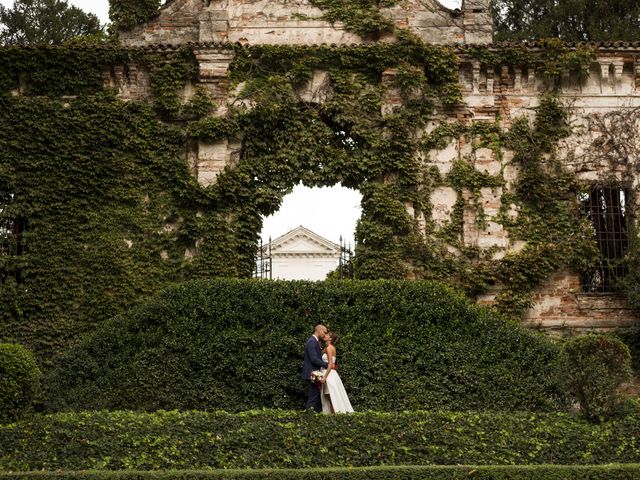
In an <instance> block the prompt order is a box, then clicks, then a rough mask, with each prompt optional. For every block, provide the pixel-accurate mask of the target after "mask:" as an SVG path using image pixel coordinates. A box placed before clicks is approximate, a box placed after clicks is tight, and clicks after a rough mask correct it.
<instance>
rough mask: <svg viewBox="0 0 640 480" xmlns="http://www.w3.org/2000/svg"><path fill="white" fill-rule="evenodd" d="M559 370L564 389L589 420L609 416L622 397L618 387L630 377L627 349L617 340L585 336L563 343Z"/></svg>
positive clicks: (590, 335)
mask: <svg viewBox="0 0 640 480" xmlns="http://www.w3.org/2000/svg"><path fill="white" fill-rule="evenodd" d="M562 350H563V353H562V362H561V363H562V364H563V365H564V367H563V369H562V371H563V372H564V373H565V378H566V382H567V385H568V390H569V391H570V392H571V393H572V394H573V396H574V397H575V398H576V399H577V400H578V403H579V404H580V410H581V411H582V413H583V414H584V415H585V416H586V417H587V418H590V419H598V418H603V417H609V416H611V414H612V413H613V412H614V410H615V409H616V406H618V404H619V403H620V400H621V398H622V396H621V394H620V392H619V390H618V389H619V387H620V385H621V384H622V383H624V382H629V381H630V380H631V377H632V369H631V355H630V353H629V347H627V346H626V345H625V344H624V342H623V341H622V340H620V339H618V338H614V337H612V336H607V335H595V334H589V335H584V336H581V337H574V338H571V339H568V340H567V341H566V342H565V343H564V344H563V348H562Z"/></svg>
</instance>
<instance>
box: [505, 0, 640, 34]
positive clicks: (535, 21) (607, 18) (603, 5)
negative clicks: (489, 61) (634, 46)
mask: <svg viewBox="0 0 640 480" xmlns="http://www.w3.org/2000/svg"><path fill="white" fill-rule="evenodd" d="M493 16H494V22H495V28H496V30H495V31H496V40H531V39H538V38H549V37H558V38H561V39H562V40H565V41H600V40H637V39H638V38H640V2H637V1H629V0H495V1H494V2H493Z"/></svg>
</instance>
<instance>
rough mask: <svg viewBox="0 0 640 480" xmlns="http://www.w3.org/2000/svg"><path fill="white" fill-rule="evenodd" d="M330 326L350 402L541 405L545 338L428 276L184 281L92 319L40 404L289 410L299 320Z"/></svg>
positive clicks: (551, 386) (296, 386)
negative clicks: (95, 324) (92, 326)
mask: <svg viewBox="0 0 640 480" xmlns="http://www.w3.org/2000/svg"><path fill="white" fill-rule="evenodd" d="M320 322H326V323H327V324H328V325H329V326H330V327H331V328H334V329H336V330H337V331H338V332H339V333H340V334H341V335H342V340H341V343H340V352H339V356H340V359H341V361H340V365H341V370H340V375H341V377H343V378H344V380H345V384H346V385H347V386H348V389H349V396H350V398H351V399H352V402H353V404H354V405H355V408H356V409H358V410H363V409H375V410H394V411H397V410H403V409H420V408H438V407H444V408H454V409H468V408H476V409H492V410H519V409H528V410H545V409H549V408H556V407H557V405H558V404H557V401H558V400H561V398H560V397H558V395H559V391H558V389H557V388H556V386H557V385H556V383H554V382H555V378H554V376H553V368H554V359H555V357H556V352H557V349H556V347H555V346H554V345H553V344H552V343H550V342H549V341H548V340H546V339H545V338H544V337H542V336H539V335H538V334H535V333H532V332H529V331H527V330H525V329H523V328H522V327H519V326H517V325H514V324H512V323H510V322H506V321H504V320H501V319H498V318H495V317H492V316H491V315H490V314H489V313H487V312H486V311H484V310H481V309H478V308H477V307H474V306H472V305H470V304H469V303H468V302H467V301H466V300H465V299H464V298H463V297H462V296H460V295H459V294H455V293H454V292H453V291H451V290H448V289H447V288H445V287H443V286H440V285H438V284H433V283H428V282H402V281H339V282H324V283H313V282H261V281H251V280H216V281H211V282H188V283H185V284H184V285H181V286H179V287H175V288H173V289H171V290H169V291H167V292H165V293H164V294H162V295H161V296H159V297H157V298H156V299H155V300H154V301H152V302H150V303H148V304H145V305H144V306H141V307H140V308H137V309H135V310H133V311H132V312H131V313H129V314H127V315H124V316H121V317H118V318H116V319H114V320H113V321H111V322H109V323H107V324H104V325H103V326H101V327H99V328H98V329H97V330H96V331H95V333H94V334H93V335H92V336H90V337H89V338H88V339H86V340H85V341H84V342H83V343H82V344H81V345H79V346H78V347H76V348H74V349H72V350H70V351H69V352H68V353H67V354H66V355H65V356H64V357H63V358H62V359H61V360H60V362H59V364H58V365H57V369H56V371H54V372H53V373H52V374H51V375H49V377H48V378H47V381H46V391H47V394H46V397H47V398H48V401H49V407H48V408H49V409H50V410H52V411H59V410H68V409H74V410H77V409H81V410H82V409H101V408H108V409H120V408H125V409H136V410H138V409H140V410H155V409H161V408H181V409H194V408H195V409H207V410H209V409H216V408H223V409H226V410H233V411H238V410H247V409H251V408H262V407H275V408H299V407H301V406H302V405H303V404H304V395H305V394H306V391H305V389H304V385H303V383H302V381H301V380H300V379H299V372H300V369H301V366H302V357H301V349H302V346H303V345H304V342H305V340H306V338H307V337H308V336H309V335H310V329H311V328H312V327H313V325H315V324H317V323H320Z"/></svg>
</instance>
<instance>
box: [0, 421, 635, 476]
mask: <svg viewBox="0 0 640 480" xmlns="http://www.w3.org/2000/svg"><path fill="white" fill-rule="evenodd" d="M639 427H640V417H638V416H632V417H627V418H624V419H621V420H617V421H609V422H605V423H602V424H591V423H589V422H587V421H585V420H583V419H581V418H579V417H572V416H568V415H563V414H557V413H555V414H534V413H531V412H519V413H516V412H514V413H509V414H500V413H488V412H482V413H476V412H445V411H433V412H405V413H375V412H367V413H355V414H350V415H317V414H314V413H308V412H290V411H269V410H266V411H265V410H263V411H251V412H246V413H241V414H230V413H225V412H197V411H193V412H176V411H171V412H166V411H162V412H157V413H154V414H140V413H131V412H105V411H103V412H87V413H68V414H55V415H50V416H38V417H35V418H33V419H31V420H29V421H25V422H19V423H16V424H11V425H5V426H0V470H5V471H38V470H49V471H54V470H120V469H126V470H159V469H183V468H185V469H212V468H214V469H215V468H217V469H233V468H246V469H251V468H296V469H304V468H326V467H362V466H381V465H434V464H435V465H465V464H481V465H482V464H484V465H541V464H558V465H563V464H564V465H602V464H612V463H639V461H640V446H639V445H638V441H637V440H638V428H639ZM529 478H531V477H529ZM579 478H581V477H579ZM601 478H602V477H601Z"/></svg>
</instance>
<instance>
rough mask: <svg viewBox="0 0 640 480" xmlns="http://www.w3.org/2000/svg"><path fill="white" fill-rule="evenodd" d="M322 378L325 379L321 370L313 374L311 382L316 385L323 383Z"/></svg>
mask: <svg viewBox="0 0 640 480" xmlns="http://www.w3.org/2000/svg"><path fill="white" fill-rule="evenodd" d="M322 377H324V373H322V372H321V371H320V370H315V371H313V372H311V381H312V382H313V383H315V384H320V383H322Z"/></svg>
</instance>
